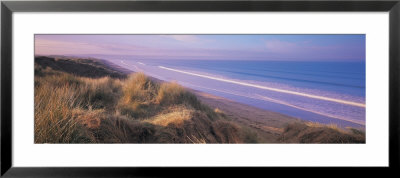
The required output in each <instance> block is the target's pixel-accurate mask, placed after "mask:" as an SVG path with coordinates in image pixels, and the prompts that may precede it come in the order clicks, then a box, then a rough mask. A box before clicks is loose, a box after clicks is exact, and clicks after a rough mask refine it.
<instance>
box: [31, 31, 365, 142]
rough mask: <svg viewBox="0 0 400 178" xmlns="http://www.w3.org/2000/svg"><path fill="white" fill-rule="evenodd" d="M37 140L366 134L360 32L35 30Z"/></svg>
mask: <svg viewBox="0 0 400 178" xmlns="http://www.w3.org/2000/svg"><path fill="white" fill-rule="evenodd" d="M34 38H35V42H34V47H35V56H34V66H32V67H34V112H35V113H34V142H35V143H36V144H43V143H82V144H83V143H132V144H152V143H165V144H174V143H179V144H182V143H188V144H217V143H240V144H253V143H258V144H266V143H274V144H276V143H278V144H285V143H321V144H323V143H334V144H342V143H361V144H364V143H365V140H366V138H365V137H366V134H365V133H366V119H365V111H366V105H365V90H366V89H365V81H366V74H365V72H366V71H365V62H366V61H365V58H366V51H365V46H366V44H365V43H366V42H365V35H364V34H306V35H302V34H281V35H279V34H190V35H188V34H173V35H172V34H104V35H103V34H82V35H80V34H36V35H35V36H34Z"/></svg>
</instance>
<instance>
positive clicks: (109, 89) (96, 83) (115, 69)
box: [35, 56, 365, 143]
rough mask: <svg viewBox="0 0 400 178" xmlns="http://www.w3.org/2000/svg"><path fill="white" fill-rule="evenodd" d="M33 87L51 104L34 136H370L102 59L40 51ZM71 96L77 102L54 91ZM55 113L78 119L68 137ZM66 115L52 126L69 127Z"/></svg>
mask: <svg viewBox="0 0 400 178" xmlns="http://www.w3.org/2000/svg"><path fill="white" fill-rule="evenodd" d="M129 74H133V75H130V76H128V75H129ZM36 75H37V76H36ZM36 77H37V78H36ZM147 82H149V83H147ZM65 84H67V85H65ZM126 84H127V85H126ZM35 86H36V88H35V90H36V89H37V91H38V92H37V96H36V95H35V104H37V105H38V108H41V107H50V109H37V111H38V112H41V113H42V114H39V115H38V116H37V117H36V116H35V128H40V129H37V130H35V143H53V142H54V143H58V142H62V143H64V142H88V143H90V142H96V143H97V142H98V143H108V142H110V143H120V142H121V143H159V142H160V143H164V142H166V143H365V130H358V129H357V128H352V127H346V128H345V129H344V128H343V127H338V126H337V125H335V124H320V123H317V122H309V121H307V120H302V119H299V118H295V117H291V116H288V115H285V114H282V113H278V112H274V111H269V110H267V109H265V108H258V107H257V106H252V105H247V104H244V103H240V102H237V101H234V100H231V99H228V98H225V97H220V96H216V95H213V94H210V93H207V92H203V91H198V90H195V89H191V88H188V87H184V86H181V85H179V84H177V83H174V82H172V83H171V82H169V81H164V80H161V79H158V78H155V77H152V76H146V75H145V74H144V73H141V72H135V71H133V70H130V69H126V68H124V67H123V66H119V65H117V64H115V63H113V62H112V61H108V60H105V59H96V58H90V59H89V58H69V57H66V56H62V57H55V58H54V57H50V58H49V57H45V56H43V57H35ZM54 86H60V87H59V88H57V91H59V92H58V94H57V95H54V96H53V95H52V96H51V97H44V96H48V95H49V93H54V90H51V89H50V88H51V87H54ZM127 87H128V88H127ZM132 87H133V88H132ZM138 87H139V88H138ZM65 91H69V92H72V93H71V94H72V95H71V94H67V93H68V92H65ZM143 92H144V93H143ZM154 92H156V93H155V95H154ZM56 93H57V92H56ZM74 93H75V94H74ZM40 94H42V95H43V96H42V95H40ZM71 96H75V97H74V99H73V100H71V102H73V103H74V104H72V105H71V104H68V103H66V102H67V101H70V100H66V101H64V100H62V98H57V97H67V98H69V97H71ZM132 96H135V97H132ZM123 98H125V99H123ZM42 99H50V100H51V101H52V102H49V103H54V102H61V104H65V107H67V106H70V107H71V108H69V109H65V110H63V111H65V113H64V112H62V113H64V114H67V115H64V116H63V115H57V117H56V118H54V117H49V116H47V115H46V113H48V112H47V111H48V110H56V108H54V107H55V105H54V104H50V105H46V102H44V104H43V102H39V101H41V100H42ZM182 102H185V103H182ZM49 103H48V104H49ZM57 105H59V104H57ZM39 106H40V107H39ZM86 107H87V108H86ZM116 108H118V110H116ZM68 113H70V114H68ZM58 116H60V117H58ZM70 116H71V117H70ZM54 119H56V120H57V119H61V121H63V120H64V121H65V120H73V121H72V122H74V123H76V124H78V125H77V128H75V129H72V130H67V133H66V134H67V135H68V137H63V136H62V135H59V136H54V134H57V133H52V132H51V131H52V130H51V129H50V128H48V127H47V126H48V125H49V124H50V123H52V122H53V121H52V120H54ZM61 121H60V124H56V125H55V126H58V127H60V128H62V127H64V126H65V123H64V124H63V123H62V122H61ZM46 123H47V124H46ZM57 123H58V122H57ZM43 124H44V125H43ZM121 124H122V125H121ZM50 125H51V124H50ZM110 126H111V127H110ZM116 126H117V128H115V127H116ZM120 127H126V128H120ZM127 128H128V130H126V129H127ZM77 129H78V130H77ZM82 129H83V130H82ZM79 130H80V131H79ZM126 131H128V132H126ZM42 132H43V133H42ZM61 133H62V134H63V135H64V134H65V133H63V132H61ZM74 133H75V134H77V133H79V134H83V135H82V136H79V137H75V136H72V135H71V134H74ZM105 133H107V134H105ZM99 136H100V137H99ZM80 138H84V140H79V139H80ZM48 139H53V141H49V140H48ZM60 139H61V140H60ZM65 139H66V140H65ZM71 139H72V140H71ZM76 139H78V140H76Z"/></svg>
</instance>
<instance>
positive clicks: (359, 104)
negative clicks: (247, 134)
mask: <svg viewBox="0 0 400 178" xmlns="http://www.w3.org/2000/svg"><path fill="white" fill-rule="evenodd" d="M158 67H159V68H161V69H165V70H170V71H174V72H179V73H184V74H188V75H193V76H198V77H203V78H208V79H213V80H218V81H222V82H227V83H233V84H238V85H243V86H248V87H254V88H259V89H264V90H270V91H275V92H280V93H286V94H292V95H297V96H304V97H308V98H314V99H319V100H325V101H331V102H335V103H341V104H346V105H351V106H357V107H362V108H365V104H363V103H357V102H352V101H346V100H341V99H335V98H329V97H325V96H318V95H311V94H307V93H301V92H296V91H290V90H283V89H278V88H272V87H266V86H261V85H255V84H250V83H244V82H238V81H234V80H228V79H223V78H217V77H212V76H207V75H202V74H196V73H192V72H186V71H182V70H177V69H172V68H168V67H164V66H158Z"/></svg>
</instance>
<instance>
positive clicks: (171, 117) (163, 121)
mask: <svg viewBox="0 0 400 178" xmlns="http://www.w3.org/2000/svg"><path fill="white" fill-rule="evenodd" d="M193 112H194V111H193V110H189V109H185V108H181V109H179V110H175V111H172V112H170V113H161V114H159V115H157V116H155V117H154V119H152V120H149V121H146V122H149V123H151V124H154V125H159V126H164V127H165V126H168V125H170V124H172V125H174V126H175V127H181V126H183V123H184V121H188V120H189V119H191V117H192V114H193Z"/></svg>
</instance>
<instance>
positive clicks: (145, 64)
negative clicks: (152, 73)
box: [138, 62, 146, 66]
mask: <svg viewBox="0 0 400 178" xmlns="http://www.w3.org/2000/svg"><path fill="white" fill-rule="evenodd" d="M138 63H139V64H140V65H144V66H145V65H146V64H143V63H141V62H138Z"/></svg>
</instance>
